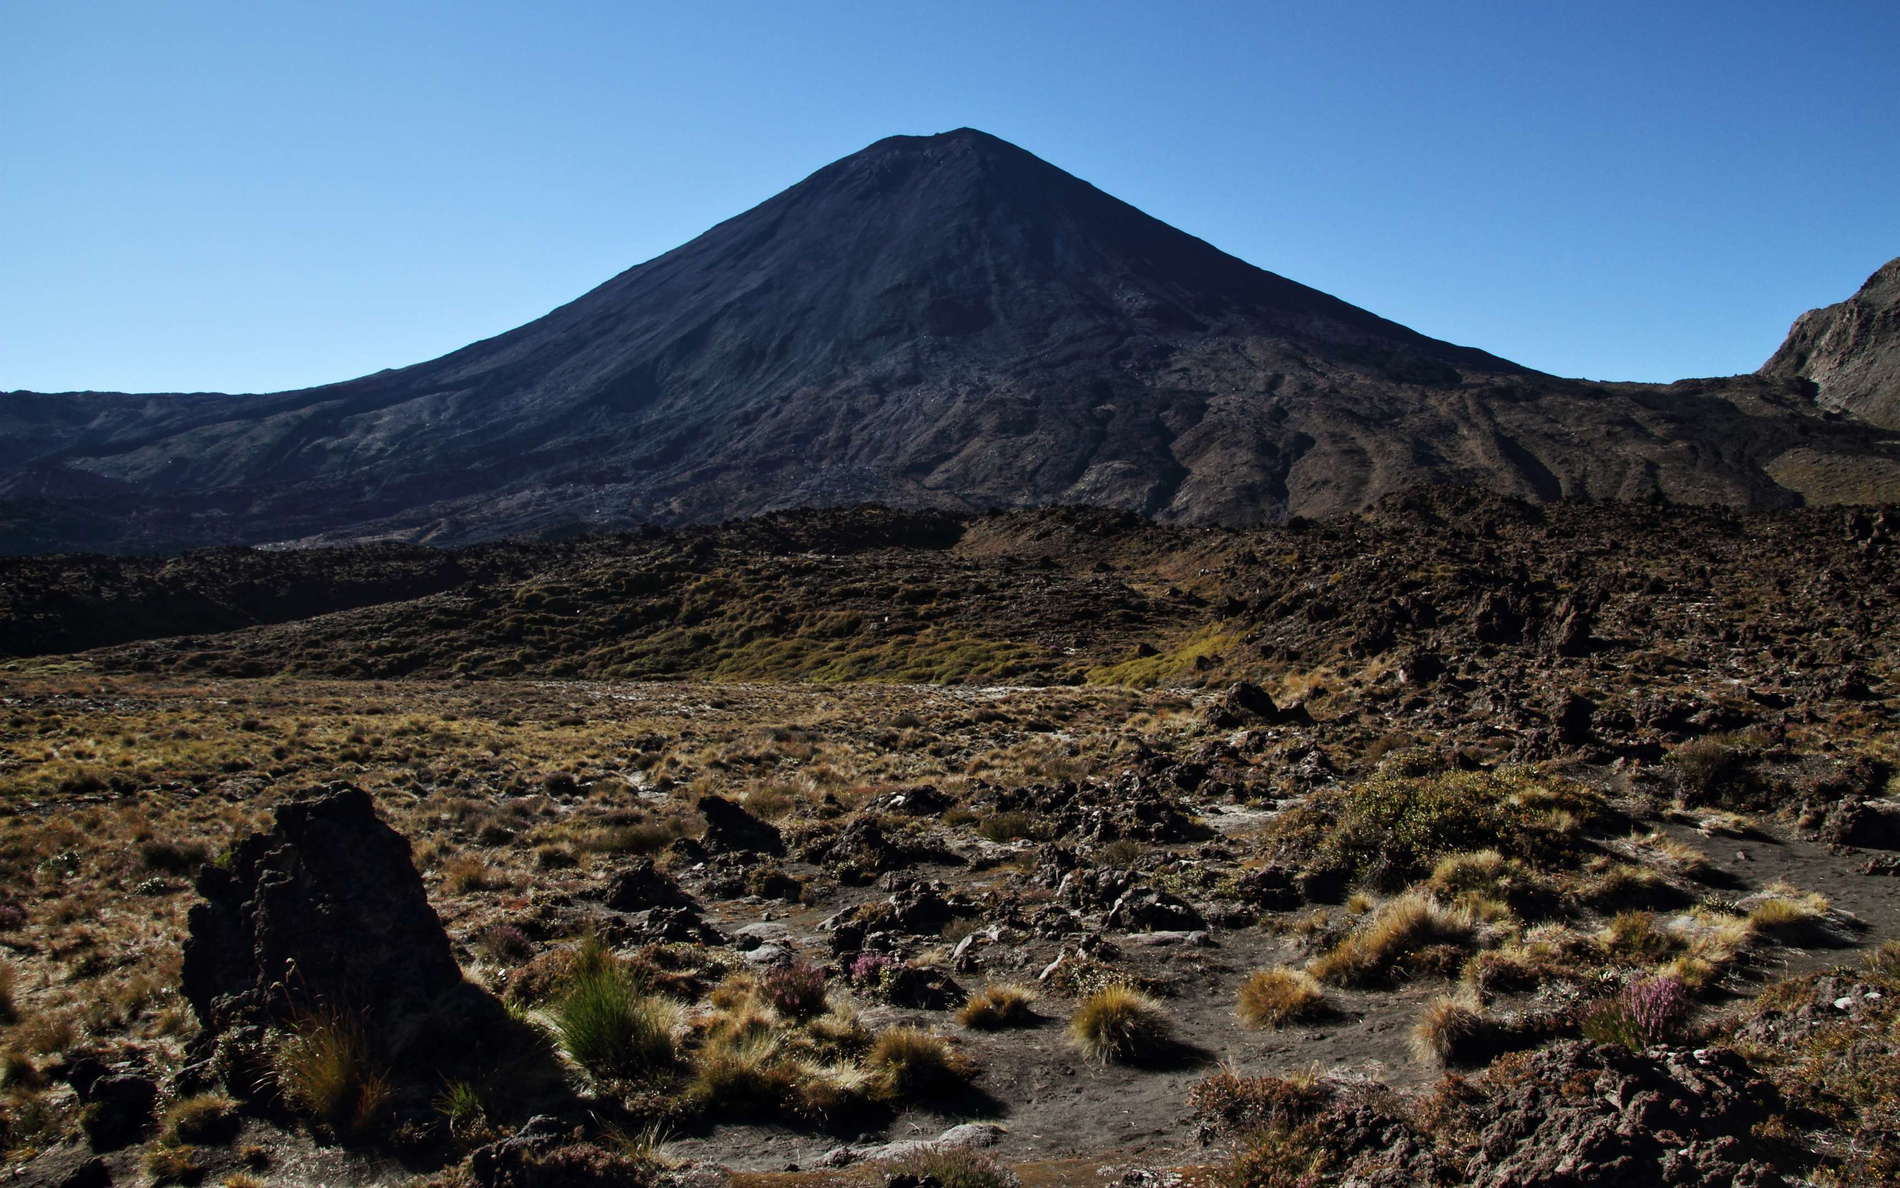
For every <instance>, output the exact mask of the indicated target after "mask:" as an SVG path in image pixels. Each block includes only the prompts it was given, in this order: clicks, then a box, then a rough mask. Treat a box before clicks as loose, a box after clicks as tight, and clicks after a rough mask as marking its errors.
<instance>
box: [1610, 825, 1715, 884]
mask: <svg viewBox="0 0 1900 1188" xmlns="http://www.w3.org/2000/svg"><path fill="white" fill-rule="evenodd" d="M1630 844H1631V846H1632V847H1634V848H1635V849H1636V851H1637V852H1638V853H1641V854H1644V855H1646V856H1647V857H1648V858H1649V859H1650V860H1651V861H1653V862H1655V863H1656V864H1657V865H1658V866H1661V867H1662V868H1663V869H1665V870H1669V871H1673V872H1675V873H1676V874H1679V875H1682V876H1683V877H1684V878H1690V879H1695V880H1697V881H1698V882H1703V881H1707V880H1708V879H1709V878H1710V877H1711V876H1713V875H1714V874H1715V864H1714V863H1712V862H1710V861H1709V856H1708V855H1707V854H1704V853H1703V852H1702V851H1701V850H1698V849H1696V848H1695V847H1694V846H1692V845H1689V844H1688V843H1687V842H1681V841H1677V840H1676V839H1675V838H1673V837H1670V836H1669V835H1668V834H1667V833H1664V832H1662V831H1661V830H1660V829H1659V830H1655V831H1653V832H1651V833H1647V834H1644V835H1642V836H1640V837H1635V838H1632V839H1631V840H1630Z"/></svg>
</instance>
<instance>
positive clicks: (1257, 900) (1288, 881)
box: [1235, 866, 1302, 912]
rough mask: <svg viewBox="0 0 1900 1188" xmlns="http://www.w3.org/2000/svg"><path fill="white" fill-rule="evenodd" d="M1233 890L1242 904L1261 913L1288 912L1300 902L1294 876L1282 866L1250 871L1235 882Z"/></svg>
mask: <svg viewBox="0 0 1900 1188" xmlns="http://www.w3.org/2000/svg"><path fill="white" fill-rule="evenodd" d="M1235 890H1236V891H1237V892H1238V893H1239V895H1240V900H1241V902H1242V903H1244V904H1246V905H1247V906H1248V907H1250V908H1253V909H1255V910H1257V911H1262V912H1288V911H1292V910H1293V909H1294V908H1296V907H1299V906H1300V903H1301V902H1302V901H1301V898H1300V892H1299V888H1298V887H1297V886H1296V885H1295V879H1294V874H1293V872H1292V871H1290V870H1288V869H1287V868H1286V867H1284V866H1264V867H1261V868H1260V869H1259V870H1250V871H1248V872H1247V873H1246V874H1243V875H1241V876H1240V878H1239V879H1238V880H1236V881H1235Z"/></svg>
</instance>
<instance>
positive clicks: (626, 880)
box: [603, 858, 693, 912]
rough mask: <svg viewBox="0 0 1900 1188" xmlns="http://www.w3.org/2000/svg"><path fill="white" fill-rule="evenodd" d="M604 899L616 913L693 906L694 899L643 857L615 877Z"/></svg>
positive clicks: (649, 860)
mask: <svg viewBox="0 0 1900 1188" xmlns="http://www.w3.org/2000/svg"><path fill="white" fill-rule="evenodd" d="M603 902H605V903H606V905H607V906H608V907H609V908H612V909H613V910H614V911H616V912H641V911H646V910H647V909H648V908H656V907H667V908H677V907H690V906H692V902H693V899H692V896H690V895H688V894H686V892H685V891H683V890H681V889H680V885H679V884H678V883H676V882H674V881H673V879H672V877H671V876H669V875H668V874H666V872H664V871H662V870H660V869H659V868H658V867H656V866H654V865H653V862H652V860H651V859H648V858H642V859H641V860H640V861H638V862H636V863H634V864H633V865H632V866H630V867H628V868H627V869H626V870H623V871H621V872H620V873H619V874H616V875H615V876H614V879H613V882H612V883H610V884H608V886H607V894H606V895H605V896H603Z"/></svg>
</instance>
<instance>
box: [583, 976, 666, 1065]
mask: <svg viewBox="0 0 1900 1188" xmlns="http://www.w3.org/2000/svg"><path fill="white" fill-rule="evenodd" d="M576 964H577V966H578V965H579V964H580V962H579V960H578V959H577V962H576ZM678 1025H679V1008H678V1007H677V1006H675V1005H674V1004H673V1003H672V1002H669V1001H668V1000H666V999H664V998H661V997H659V996H658V995H653V994H642V993H640V992H639V991H638V990H637V989H636V988H635V987H634V985H633V982H632V979H631V978H629V977H628V975H627V974H626V973H625V972H624V971H623V970H620V969H618V968H615V967H612V966H609V967H605V968H598V969H578V970H577V972H576V974H575V976H574V978H573V980H572V981H571V982H570V983H569V985H568V990H567V993H566V994H565V995H563V996H562V997H561V1000H560V1002H559V1003H558V1004H556V1006H555V1009H554V1033H555V1036H556V1038H557V1039H559V1040H560V1043H561V1047H562V1049H563V1050H564V1051H566V1053H567V1054H568V1055H569V1056H570V1057H572V1058H573V1060H574V1062H575V1063H576V1064H578V1065H580V1066H581V1067H582V1068H585V1069H586V1070H587V1071H588V1072H590V1073H593V1074H594V1075H595V1076H601V1077H637V1076H639V1075H641V1074H643V1073H647V1072H651V1071H653V1070H655V1069H659V1068H664V1067H666V1066H668V1065H670V1064H672V1063H673V1062H674V1060H675V1059H676V1056H677V1051H676V1048H675V1044H674V1038H673V1035H674V1031H675V1029H676V1028H677V1027H678Z"/></svg>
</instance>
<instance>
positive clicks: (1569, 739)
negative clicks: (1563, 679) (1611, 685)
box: [1550, 692, 1597, 747]
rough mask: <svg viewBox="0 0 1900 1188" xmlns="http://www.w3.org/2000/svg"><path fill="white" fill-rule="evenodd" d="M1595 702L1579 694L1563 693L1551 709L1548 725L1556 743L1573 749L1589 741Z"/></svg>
mask: <svg viewBox="0 0 1900 1188" xmlns="http://www.w3.org/2000/svg"><path fill="white" fill-rule="evenodd" d="M1596 708H1597V707H1596V702H1594V701H1591V700H1590V699H1589V698H1588V697H1585V696H1584V695H1583V694H1581V693H1575V692H1570V693H1564V694H1562V695H1561V696H1559V697H1558V698H1557V700H1556V703H1555V704H1554V705H1553V706H1552V707H1551V711H1550V724H1551V729H1552V730H1553V731H1554V732H1555V734H1556V737H1557V741H1558V742H1559V743H1562V744H1563V745H1564V746H1567V747H1574V746H1577V745H1579V744H1580V743H1585V742H1588V741H1589V739H1590V723H1591V719H1592V718H1593V717H1594V715H1595V714H1596Z"/></svg>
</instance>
